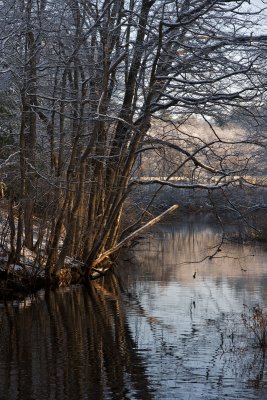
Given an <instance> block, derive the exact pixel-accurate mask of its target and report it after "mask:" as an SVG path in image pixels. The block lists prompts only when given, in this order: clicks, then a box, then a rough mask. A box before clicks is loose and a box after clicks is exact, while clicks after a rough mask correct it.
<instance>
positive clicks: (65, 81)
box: [0, 0, 266, 274]
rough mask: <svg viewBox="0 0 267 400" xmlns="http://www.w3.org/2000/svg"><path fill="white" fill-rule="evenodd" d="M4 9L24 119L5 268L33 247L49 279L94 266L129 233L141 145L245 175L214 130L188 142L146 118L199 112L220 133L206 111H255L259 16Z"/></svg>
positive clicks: (117, 4)
mask: <svg viewBox="0 0 267 400" xmlns="http://www.w3.org/2000/svg"><path fill="white" fill-rule="evenodd" d="M0 7H1V17H0V19H1V33H0V37H1V65H2V70H1V77H3V79H6V80H8V81H9V88H12V99H13V100H14V104H15V106H14V110H15V111H14V112H16V124H18V125H19V126H17V127H16V129H15V131H13V138H14V141H15V143H16V146H15V149H14V150H15V152H16V151H19V153H17V155H14V157H15V159H16V161H17V165H16V166H15V167H13V168H12V170H9V171H8V173H7V175H6V177H7V178H6V182H7V184H8V183H9V182H8V180H9V175H10V174H11V175H12V174H13V175H12V176H13V177H14V178H13V183H12V185H10V188H9V196H8V198H9V202H10V205H9V210H10V211H9V212H10V217H9V225H10V235H9V236H10V242H11V245H10V248H11V250H12V251H11V253H10V262H13V261H18V260H19V259H20V257H21V252H22V250H23V248H24V247H27V248H28V249H31V250H32V251H34V253H35V254H36V259H37V261H41V260H42V262H43V263H45V265H46V270H47V273H48V274H51V273H52V272H55V271H56V270H57V269H59V268H61V267H62V266H63V265H64V261H65V259H66V256H72V257H75V258H78V259H80V260H82V261H83V262H84V263H85V265H86V267H88V268H87V269H88V271H89V270H90V266H91V265H92V263H93V262H95V260H97V259H98V257H99V256H100V255H101V254H102V253H103V252H104V251H105V250H107V249H109V248H112V247H113V246H114V245H115V244H116V243H117V242H118V240H119V238H120V236H121V229H120V226H121V218H122V211H123V205H124V202H125V199H126V198H127V196H128V193H129V190H130V189H133V188H134V187H135V186H134V185H133V184H132V181H131V180H132V172H133V171H134V168H135V166H136V165H137V164H136V162H137V159H138V157H139V158H140V154H141V153H144V152H145V151H146V146H147V147H149V146H152V145H153V146H154V145H155V144H157V145H158V146H159V147H161V149H163V147H166V148H172V151H173V154H175V153H176V154H178V157H179V159H180V160H181V162H182V164H183V166H185V165H191V164H192V165H193V167H194V168H195V167H198V168H199V169H200V170H201V171H206V172H209V173H210V174H216V175H218V174H219V175H220V176H222V177H223V176H232V175H234V174H235V171H236V170H239V169H240V168H239V165H236V166H234V165H233V164H232V165H230V164H231V163H230V164H229V163H228V162H227V163H226V162H225V161H224V160H226V157H225V156H222V155H220V156H216V155H215V153H216V151H217V150H216V151H215V149H214V147H212V146H215V144H214V143H215V142H216V143H217V147H218V148H221V146H222V144H223V140H221V139H220V138H218V137H216V132H213V136H214V138H213V142H214V143H211V142H207V143H206V142H204V141H203V140H201V138H199V139H195V138H194V137H193V138H192V135H190V132H189V133H188V134H187V137H185V135H182V136H181V135H180V131H179V129H177V123H176V128H175V134H177V138H176V139H175V140H176V142H175V141H172V140H170V138H169V137H167V138H166V140H165V139H164V138H161V139H159V138H157V134H156V133H155V132H154V133H153V136H151V133H149V136H146V135H147V133H148V132H149V129H150V127H151V118H152V116H154V118H156V119H161V120H162V119H163V120H169V121H170V122H171V123H172V122H173V120H174V119H176V121H177V119H178V120H179V123H178V125H179V126H180V127H181V125H182V123H183V121H184V120H186V119H187V117H188V116H189V115H192V114H193V115H197V114H199V115H204V116H205V119H206V123H207V126H208V125H209V129H211V130H212V127H211V123H210V121H211V119H210V118H211V117H215V116H217V118H218V116H220V118H222V119H224V118H225V117H224V116H229V114H230V111H231V109H232V108H233V107H238V108H239V109H244V108H246V109H247V108H248V107H252V105H253V107H254V108H255V107H257V106H259V105H260V104H261V102H262V101H263V97H264V92H265V80H266V78H265V73H264V69H265V66H264V58H265V45H264V43H265V40H266V37H265V36H264V35H255V34H254V33H253V32H255V31H256V29H255V27H257V26H258V27H259V30H260V24H261V21H260V15H261V16H262V15H263V14H258V13H257V12H256V11H257V10H256V9H255V8H254V7H252V6H250V5H248V4H247V3H246V2H243V1H228V0H222V1H217V0H204V1H203V0H201V1H199V0H196V1H193V0H192V1H191V0H184V1H182V0H178V1H176V0H170V1H168V2H165V1H162V0H154V1H153V0H152V1H151V0H141V1H139V0H136V1H135V0H130V1H123V0H111V1H99V2H88V1H84V0H81V1H78V0H68V1H61V0H60V1H58V2H56V3H55V2H51V1H50V0H38V1H37V0H22V1H21V0H20V1H18V0H9V1H7V2H0ZM14 112H13V113H14ZM167 113H168V114H167ZM156 119H155V120H156ZM16 124H15V125H16ZM179 138H180V141H179ZM160 140H161V141H160ZM177 140H178V141H179V143H178V142H177ZM242 140H243V139H242ZM251 141H252V140H251ZM215 147H216V146H215ZM161 151H163V150H161ZM15 152H14V154H15ZM208 153H210V154H213V155H214V156H213V157H209V160H208V162H207V160H206V161H205V158H207V154H208ZM200 155H201V157H199V156H200ZM174 157H175V156H174ZM222 157H223V160H222ZM228 158H229V159H230V157H228ZM181 168H182V167H181ZM14 175H15V176H14ZM15 182H16V183H15ZM14 183H15V189H14ZM215 185H217V186H218V183H216V184H215Z"/></svg>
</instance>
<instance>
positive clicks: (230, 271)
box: [123, 219, 267, 400]
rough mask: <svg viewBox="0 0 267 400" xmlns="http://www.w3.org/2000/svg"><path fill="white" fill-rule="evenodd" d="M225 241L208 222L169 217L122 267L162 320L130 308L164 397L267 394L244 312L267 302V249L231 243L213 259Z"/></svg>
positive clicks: (146, 304) (134, 327) (146, 305)
mask: <svg viewBox="0 0 267 400" xmlns="http://www.w3.org/2000/svg"><path fill="white" fill-rule="evenodd" d="M220 240H221V232H220V228H219V227H217V226H216V225H211V224H210V223H209V222H207V221H202V222H201V221H197V220H196V219H194V220H191V221H190V220H189V221H187V222H186V223H184V224H163V225H161V226H160V227H157V232H154V233H153V232H152V233H151V235H150V238H149V239H147V240H143V241H142V242H140V243H139V245H138V247H136V249H135V257H136V264H135V265H134V266H128V265H127V264H125V266H124V267H125V268H124V271H123V278H124V280H125V282H127V287H128V288H129V290H130V292H131V295H132V297H135V298H136V299H138V303H139V304H140V306H141V307H142V309H144V310H145V313H146V315H150V318H155V319H156V320H157V321H158V323H157V324H153V327H151V326H150V325H149V323H148V321H147V319H146V318H144V316H142V317H140V315H138V313H137V312H136V310H134V311H133V309H130V310H129V312H128V320H129V323H130V326H131V327H132V330H133V331H134V330H135V332H136V334H135V337H136V340H137V343H138V347H140V348H142V347H146V348H149V349H150V350H149V356H148V357H149V360H150V363H149V365H148V375H149V376H150V377H151V379H152V380H153V383H154V385H157V398H158V399H169V398H174V399H176V398H179V399H186V400H187V399H194V400H197V399H205V400H209V399H217V400H220V399H223V398H230V399H237V398H246V399H263V398H267V387H266V385H267V376H266V372H265V368H264V365H265V358H266V357H265V353H263V352H261V353H260V355H259V354H258V353H257V351H258V350H257V349H255V348H254V347H253V345H254V343H253V338H252V339H251V340H250V338H249V337H248V332H246V331H245V329H244V326H243V323H242V319H241V314H242V312H243V305H244V304H247V305H254V304H261V305H262V306H263V307H266V287H267V269H266V256H267V254H266V251H265V250H264V249H263V248H262V247H257V246H253V247H251V246H242V245H237V244H233V243H227V244H224V245H223V246H222V248H221V251H219V252H218V253H217V254H216V257H212V258H211V259H210V258H209V255H211V254H213V253H214V249H215V248H216V246H217V245H218V244H219V243H220ZM200 260H204V261H203V262H199V261H200Z"/></svg>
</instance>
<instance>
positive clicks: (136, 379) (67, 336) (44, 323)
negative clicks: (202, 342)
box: [0, 275, 153, 400]
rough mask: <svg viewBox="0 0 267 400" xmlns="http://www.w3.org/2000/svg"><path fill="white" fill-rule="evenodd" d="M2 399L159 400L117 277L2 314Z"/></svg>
mask: <svg viewBox="0 0 267 400" xmlns="http://www.w3.org/2000/svg"><path fill="white" fill-rule="evenodd" d="M0 324H1V331H0V352H1V359H0V393H1V396H0V398H1V400H7V399H8V400H13V399H27V400H31V399H34V400H35V399H44V400H46V399H59V400H63V399H94V400H97V399H116V400H117V399H133V398H135V399H144V400H145V399H152V398H153V392H152V390H151V389H150V387H149V382H148V378H147V375H146V368H145V365H144V362H143V360H142V358H141V356H140V355H139V354H138V353H137V349H136V347H135V343H134V341H133V339H132V337H131V334H130V331H129V327H128V324H127V321H126V318H125V314H124V310H123V304H122V300H121V294H120V289H119V284H118V280H117V278H116V277H115V276H114V275H110V276H109V277H108V278H107V277H106V278H105V282H104V281H103V282H100V283H97V284H93V285H92V287H90V288H84V287H79V288H78V287H77V288H73V289H66V290H56V291H47V292H46V293H45V295H44V298H43V299H39V300H37V301H33V302H31V304H30V305H29V306H27V305H26V304H24V306H22V305H21V304H20V307H18V306H17V307H14V306H13V307H11V306H10V305H5V308H2V309H0Z"/></svg>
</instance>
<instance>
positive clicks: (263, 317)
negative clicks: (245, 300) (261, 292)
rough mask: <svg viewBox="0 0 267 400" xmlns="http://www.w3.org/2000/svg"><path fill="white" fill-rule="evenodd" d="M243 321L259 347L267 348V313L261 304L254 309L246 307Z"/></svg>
mask: <svg viewBox="0 0 267 400" xmlns="http://www.w3.org/2000/svg"><path fill="white" fill-rule="evenodd" d="M244 308H245V311H244V312H243V314H242V316H241V317H242V321H243V323H244V326H245V328H246V329H247V330H248V331H249V332H251V333H252V334H253V336H254V338H255V341H256V344H257V346H258V347H261V348H263V349H266V348H267V311H265V310H264V309H263V308H262V307H261V306H260V305H259V304H256V305H255V306H253V307H248V306H246V305H244Z"/></svg>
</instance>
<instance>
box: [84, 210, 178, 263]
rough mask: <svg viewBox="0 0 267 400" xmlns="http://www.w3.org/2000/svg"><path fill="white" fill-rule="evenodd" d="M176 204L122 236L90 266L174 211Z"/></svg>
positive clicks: (99, 261)
mask: <svg viewBox="0 0 267 400" xmlns="http://www.w3.org/2000/svg"><path fill="white" fill-rule="evenodd" d="M178 207H179V206H178V204H175V205H173V206H172V207H170V208H168V210H166V211H164V212H163V213H161V214H160V215H158V216H157V217H155V218H153V219H152V220H151V221H149V222H147V223H146V224H145V225H143V226H141V228H138V229H137V230H136V231H134V232H132V233H131V234H130V235H128V236H127V237H126V238H124V239H123V240H122V241H121V242H119V243H118V244H116V246H114V247H112V248H111V249H109V250H107V251H105V252H104V253H102V254H101V255H100V256H99V257H98V258H97V259H96V260H95V261H94V262H93V263H92V264H91V267H92V268H94V267H95V266H96V265H98V264H99V263H101V262H102V261H103V260H104V259H105V258H107V257H109V256H110V255H111V254H113V253H115V252H116V251H118V250H119V249H120V248H121V247H123V246H124V245H125V244H126V243H127V242H129V241H130V240H131V239H133V238H134V237H135V236H137V235H139V234H140V233H141V232H143V231H144V230H145V229H147V228H150V227H151V226H153V225H155V224H156V223H157V222H159V221H160V220H162V218H164V217H165V216H166V215H167V214H170V213H171V212H173V211H175V210H176V209H177V208H178Z"/></svg>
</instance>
